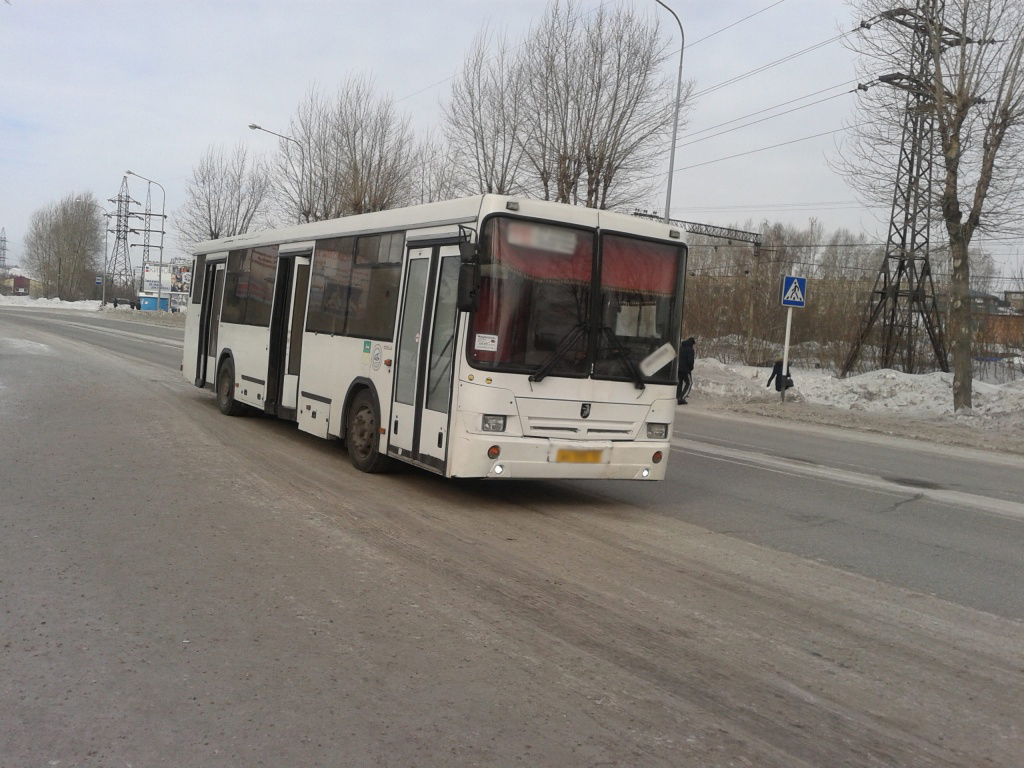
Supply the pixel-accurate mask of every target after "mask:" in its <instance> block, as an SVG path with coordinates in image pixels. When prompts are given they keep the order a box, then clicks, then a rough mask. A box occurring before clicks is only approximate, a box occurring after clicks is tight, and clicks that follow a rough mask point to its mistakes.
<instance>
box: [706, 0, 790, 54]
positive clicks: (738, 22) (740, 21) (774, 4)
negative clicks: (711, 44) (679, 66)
mask: <svg viewBox="0 0 1024 768" xmlns="http://www.w3.org/2000/svg"><path fill="white" fill-rule="evenodd" d="M784 2H786V0H777V2H774V3H772V4H771V5H769V6H767V7H765V8H762V9H761V10H760V11H754V12H753V13H752V14H750V15H749V16H744V17H743V18H742V19H740V20H739V21H734V22H733V23H732V24H729V25H728V26H725V27H722V28H721V29H720V30H718V31H717V32H712V33H711V34H710V35H705V36H704V37H702V38H700V39H699V40H694V41H693V42H692V43H690V44H689V45H687V46H686V48H687V49H690V48H693V46H695V45H697V44H698V43H703V42H704V41H705V40H710V39H711V38H712V37H714V36H715V35H720V34H721V33H722V32H725V31H726V30H728V29H732V28H733V27H735V26H737V25H738V24H742V23H743V22H744V21H749V20H750V19H752V18H754V17H755V16H759V15H760V14H762V13H764V12H765V11H770V10H771V9H772V8H774V7H775V6H777V5H782V4H783V3H784Z"/></svg>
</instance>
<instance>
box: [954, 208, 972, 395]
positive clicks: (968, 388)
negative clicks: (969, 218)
mask: <svg viewBox="0 0 1024 768" xmlns="http://www.w3.org/2000/svg"><path fill="white" fill-rule="evenodd" d="M949 229H950V237H949V245H950V256H951V258H952V266H953V271H952V277H951V282H950V286H949V340H950V342H949V347H950V352H951V353H952V355H953V411H954V412H957V411H960V410H962V409H964V408H967V409H970V408H971V407H972V394H971V393H972V389H973V377H974V370H973V367H972V359H971V358H972V354H971V350H972V348H973V345H972V337H973V333H972V327H971V326H972V322H971V288H970V278H971V270H970V261H968V259H967V241H966V240H965V239H964V237H963V235H962V232H961V231H960V230H961V227H949ZM954 230H956V232H955V233H954Z"/></svg>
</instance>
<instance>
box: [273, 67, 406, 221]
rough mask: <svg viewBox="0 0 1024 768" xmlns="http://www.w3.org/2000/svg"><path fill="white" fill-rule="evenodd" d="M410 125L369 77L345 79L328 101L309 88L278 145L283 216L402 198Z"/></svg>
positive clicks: (327, 213)
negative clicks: (375, 88) (378, 90)
mask: <svg viewBox="0 0 1024 768" xmlns="http://www.w3.org/2000/svg"><path fill="white" fill-rule="evenodd" d="M409 123H410V121H409V117H408V116H407V115H400V114H398V112H397V111H396V108H395V103H394V100H393V99H392V98H391V97H383V96H376V95H375V94H374V92H373V84H372V82H371V81H370V80H369V79H368V78H365V77H352V78H349V79H348V80H347V81H346V82H345V83H344V84H343V85H342V87H341V89H340V90H339V91H338V94H337V95H336V97H335V98H334V100H333V101H332V100H329V99H328V98H327V97H325V96H324V95H323V94H322V93H321V92H320V91H319V89H317V88H316V87H313V88H311V89H310V91H309V93H308V95H307V96H306V100H305V101H304V102H303V103H301V104H300V105H299V108H298V112H297V113H296V115H295V117H294V118H293V119H292V121H291V124H290V128H289V131H288V132H289V134H290V136H289V138H288V139H282V140H281V144H280V147H279V149H280V153H279V155H278V159H277V170H278V178H279V182H278V197H279V202H280V205H281V207H282V209H283V210H284V212H285V214H286V216H287V217H288V218H291V219H298V220H300V221H318V220H322V219H331V218H337V217H339V216H346V215H349V214H353V213H367V212H369V211H381V210H385V209H387V208H393V207H395V206H398V205H403V204H405V203H407V202H408V201H409V200H410V199H411V196H412V194H413V183H414V179H413V177H414V173H415V159H416V158H415V146H414V142H413V134H412V130H411V128H410V125H409Z"/></svg>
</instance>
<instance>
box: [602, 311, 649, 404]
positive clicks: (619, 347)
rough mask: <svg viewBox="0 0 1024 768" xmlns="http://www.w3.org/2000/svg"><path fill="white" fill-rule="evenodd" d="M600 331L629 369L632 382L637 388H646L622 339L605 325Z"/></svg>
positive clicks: (641, 375) (642, 377)
mask: <svg viewBox="0 0 1024 768" xmlns="http://www.w3.org/2000/svg"><path fill="white" fill-rule="evenodd" d="M601 333H603V334H604V335H605V336H607V337H608V340H609V341H610V342H611V346H612V348H614V350H615V351H616V352H617V353H618V354H619V358H620V359H621V360H622V364H623V365H624V366H625V367H626V370H627V371H629V375H630V376H631V377H632V379H633V384H635V385H636V388H637V389H647V385H646V384H645V383H644V376H643V374H642V373H640V369H639V368H637V367H636V363H634V362H633V358H632V357H630V356H629V350H627V349H626V347H625V346H624V345H623V343H622V341H621V340H620V339H619V337H618V336H616V335H615V331H613V330H612V329H611V328H609V327H608V326H607V325H605V326H603V327H602V328H601Z"/></svg>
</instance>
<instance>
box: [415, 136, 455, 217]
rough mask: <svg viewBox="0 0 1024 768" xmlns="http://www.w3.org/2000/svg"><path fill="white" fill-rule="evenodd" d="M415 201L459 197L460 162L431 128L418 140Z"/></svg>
mask: <svg viewBox="0 0 1024 768" xmlns="http://www.w3.org/2000/svg"><path fill="white" fill-rule="evenodd" d="M414 157H415V162H414V167H415V170H414V172H413V195H412V200H413V202H416V203H433V202H437V201H439V200H450V199H452V198H453V197H458V195H459V194H461V193H463V191H462V190H461V189H460V188H459V186H458V184H457V175H458V174H457V173H456V170H455V169H456V167H457V164H456V163H455V162H454V160H453V159H452V153H451V150H450V149H449V148H448V147H447V146H446V145H445V143H444V141H443V140H441V139H438V138H437V135H436V134H435V133H434V132H433V131H431V132H429V133H427V135H426V136H424V137H423V138H422V139H420V140H419V141H418V142H417V143H416V151H415V153H414Z"/></svg>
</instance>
